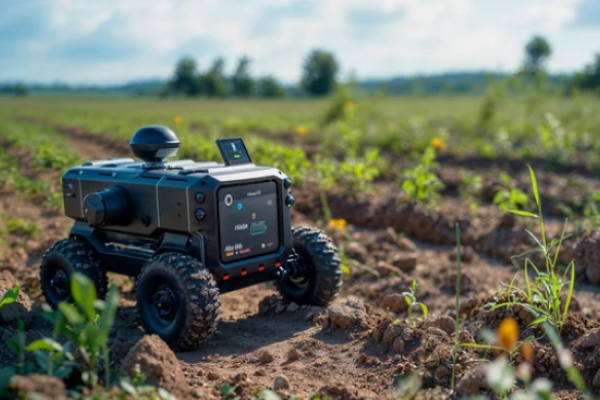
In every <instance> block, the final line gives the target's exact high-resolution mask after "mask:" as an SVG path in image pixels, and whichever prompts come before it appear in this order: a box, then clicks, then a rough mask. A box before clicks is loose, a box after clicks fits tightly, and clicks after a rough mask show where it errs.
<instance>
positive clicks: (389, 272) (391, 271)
mask: <svg viewBox="0 0 600 400" xmlns="http://www.w3.org/2000/svg"><path fill="white" fill-rule="evenodd" d="M375 270H376V271H377V272H378V273H379V277H380V278H387V277H388V276H394V275H400V274H401V273H402V271H400V269H399V268H398V267H394V266H393V265H390V264H388V263H386V262H385V261H379V262H378V263H377V266H375Z"/></svg>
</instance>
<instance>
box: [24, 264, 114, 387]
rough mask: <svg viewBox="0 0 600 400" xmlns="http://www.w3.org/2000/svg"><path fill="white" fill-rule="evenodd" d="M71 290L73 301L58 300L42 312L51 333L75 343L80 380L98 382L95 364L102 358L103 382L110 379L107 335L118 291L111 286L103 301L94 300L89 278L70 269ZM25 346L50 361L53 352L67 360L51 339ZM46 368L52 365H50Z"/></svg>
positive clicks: (91, 383)
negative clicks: (55, 306)
mask: <svg viewBox="0 0 600 400" xmlns="http://www.w3.org/2000/svg"><path fill="white" fill-rule="evenodd" d="M71 293H72V295H73V300H74V301H75V304H71V303H66V302H62V303H59V305H58V311H57V312H50V311H48V312H47V313H46V316H47V318H48V319H50V321H52V322H53V324H54V336H55V337H56V336H58V335H59V334H60V335H63V336H65V337H67V338H68V339H70V340H71V342H72V343H73V344H74V345H75V346H76V347H77V353H78V354H80V356H81V358H82V360H83V371H82V374H81V377H82V380H83V382H85V383H86V384H87V385H88V386H89V387H95V386H96V385H97V384H98V383H99V379H98V364H99V362H100V360H102V361H103V364H104V365H103V369H104V384H105V385H106V386H107V385H109V383H110V368H109V354H108V335H109V332H110V329H111V328H112V325H113V323H114V319H115V314H116V310H117V304H118V299H119V295H118V291H117V289H116V288H115V287H112V288H111V289H110V291H109V294H108V297H107V299H106V301H101V300H98V298H97V294H96V288H95V287H94V284H93V283H92V281H91V280H90V279H89V278H87V277H86V276H85V275H83V274H80V273H74V274H73V275H72V276H71ZM28 349H29V350H30V351H36V350H44V351H47V352H48V353H49V359H48V362H50V363H51V362H52V361H53V360H54V356H55V353H58V354H60V355H61V356H64V359H66V360H67V361H71V359H70V357H69V356H68V355H67V351H66V350H65V348H64V347H61V346H60V344H58V343H57V342H56V341H55V340H54V339H48V338H45V339H40V340H37V341H35V342H33V343H31V344H30V345H29V346H28ZM48 368H52V367H51V365H48Z"/></svg>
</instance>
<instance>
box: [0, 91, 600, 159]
mask: <svg viewBox="0 0 600 400" xmlns="http://www.w3.org/2000/svg"><path fill="white" fill-rule="evenodd" d="M351 102H352V104H353V110H352V118H349V119H346V120H342V121H339V120H338V121H335V122H334V123H331V124H329V125H328V126H324V125H323V124H322V120H323V118H324V115H325V113H326V111H327V110H328V108H331V107H332V103H333V101H332V100H274V101H265V100H223V101H215V100H210V101H209V100H187V99H181V100H174V99H169V100H161V99H154V98H123V97H117V98H110V97H87V98H85V97H82V98H80V97H70V96H65V97H46V96H40V97H30V98H23V99H18V98H6V97H4V98H0V117H1V118H14V117H27V118H31V117H35V118H40V119H44V120H47V121H48V122H53V123H60V124H63V125H68V126H74V127H80V128H85V129H86V130H88V131H90V132H96V133H107V134H114V135H118V136H123V137H128V136H130V135H131V134H132V133H133V132H134V131H135V130H136V129H137V128H139V127H140V126H143V125H149V124H163V125H168V126H170V127H172V128H173V129H174V130H176V131H177V132H178V133H182V134H184V135H185V134H186V133H187V132H188V131H192V132H194V133H195V134H203V133H205V134H211V135H214V134H217V135H232V134H242V135H246V134H269V135H271V136H272V135H278V136H282V137H284V138H285V137H286V136H287V137H290V136H291V137H294V136H296V135H295V132H296V130H297V128H298V127H303V128H305V131H306V134H305V135H303V136H304V138H303V140H304V141H310V142H315V143H320V142H322V141H323V139H324V138H326V137H329V138H331V137H334V136H335V142H337V144H338V145H339V144H340V143H343V142H344V141H345V140H356V138H355V137H351V138H348V136H352V135H349V134H348V132H347V131H348V130H352V131H357V132H355V133H354V136H359V140H360V142H361V143H364V144H369V145H375V146H377V147H379V148H381V149H394V150H402V151H410V150H413V149H419V150H422V149H423V148H424V147H426V146H427V145H428V144H429V142H430V141H431V139H433V138H441V139H442V140H443V141H444V143H445V145H446V151H449V152H451V153H455V154H460V153H465V152H468V153H475V154H481V155H483V156H485V157H489V158H494V157H499V156H511V157H528V156H531V155H537V156H542V157H543V156H545V155H549V154H550V155H552V154H551V153H552V152H553V151H555V150H556V151H558V150H560V151H561V152H563V153H564V152H567V153H568V154H569V155H571V154H572V155H573V157H576V154H575V153H578V152H581V151H587V150H591V151H593V152H596V151H597V150H598V149H600V100H599V99H598V98H593V97H578V98H576V99H568V98H562V97H560V98H559V97H552V98H533V99H532V98H528V97H522V98H514V99H513V98H508V97H504V98H501V99H497V98H486V97H443V96H440V97H396V98H379V97H376V96H374V97H362V98H357V99H352V100H351ZM547 112H549V113H552V115H553V116H554V117H555V119H556V121H558V122H559V123H560V127H557V126H556V125H555V124H554V125H553V123H548V119H547V118H546V113H547ZM540 126H547V127H548V128H549V129H550V132H549V133H548V134H546V133H542V130H543V128H540ZM559 128H560V129H559ZM329 147H330V146H327V148H325V149H324V150H325V151H328V150H329ZM331 147H336V146H335V145H333V146H331ZM338 147H344V146H343V145H342V146H338ZM561 158H565V160H564V162H566V163H568V161H569V160H568V159H567V158H568V157H564V155H562V156H561Z"/></svg>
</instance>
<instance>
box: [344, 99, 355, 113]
mask: <svg viewBox="0 0 600 400" xmlns="http://www.w3.org/2000/svg"><path fill="white" fill-rule="evenodd" d="M346 110H348V111H352V110H354V103H353V102H351V101H349V102H347V103H346Z"/></svg>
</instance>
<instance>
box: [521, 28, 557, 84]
mask: <svg viewBox="0 0 600 400" xmlns="http://www.w3.org/2000/svg"><path fill="white" fill-rule="evenodd" d="M551 54H552V48H551V47H550V43H548V41H547V40H546V39H545V38H544V37H543V36H539V35H538V36H534V37H533V38H531V40H529V42H527V44H526V45H525V63H524V64H523V71H524V72H525V73H527V74H528V75H532V76H535V75H538V74H539V73H541V72H544V71H545V63H546V61H548V58H550V55H551Z"/></svg>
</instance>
